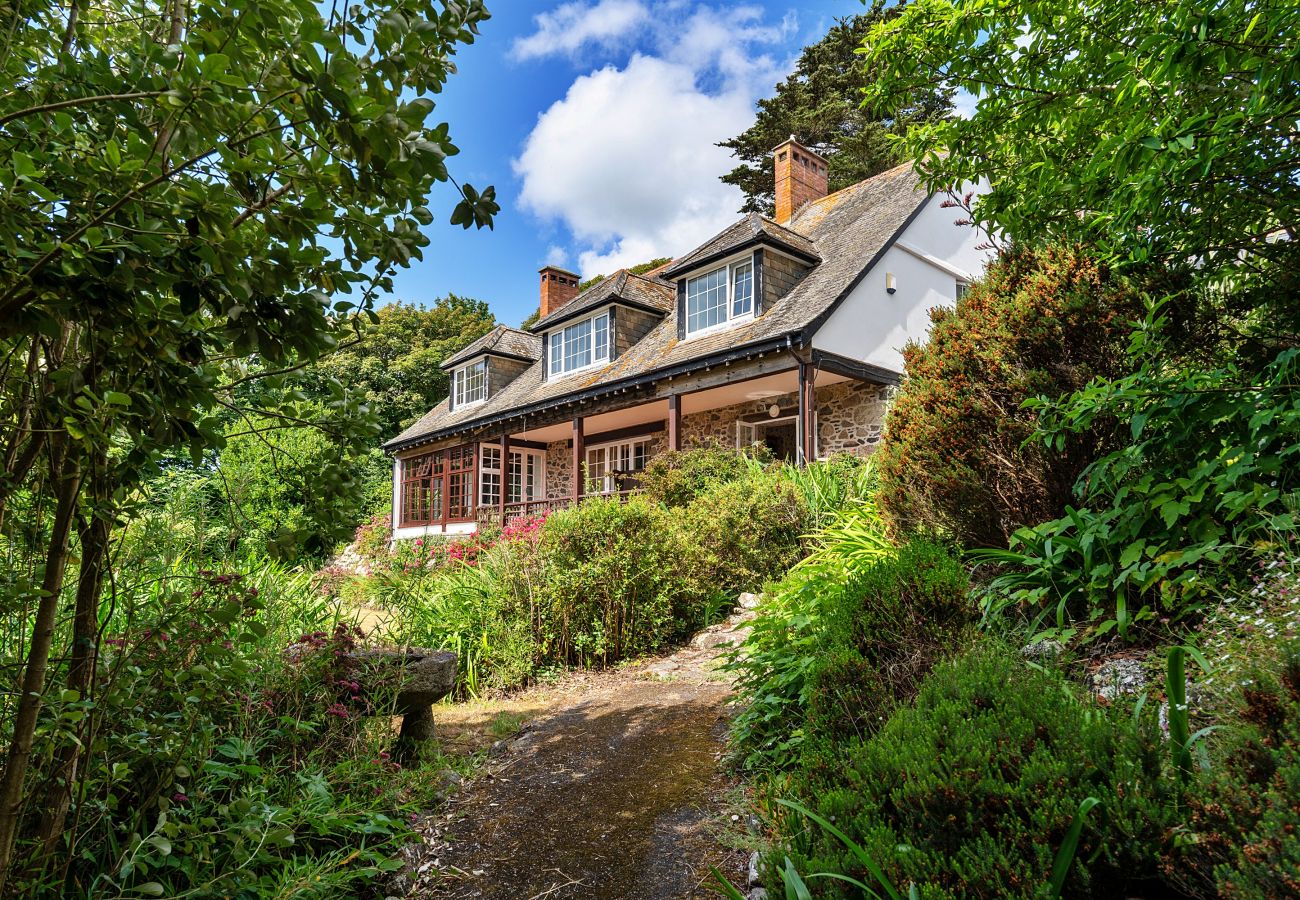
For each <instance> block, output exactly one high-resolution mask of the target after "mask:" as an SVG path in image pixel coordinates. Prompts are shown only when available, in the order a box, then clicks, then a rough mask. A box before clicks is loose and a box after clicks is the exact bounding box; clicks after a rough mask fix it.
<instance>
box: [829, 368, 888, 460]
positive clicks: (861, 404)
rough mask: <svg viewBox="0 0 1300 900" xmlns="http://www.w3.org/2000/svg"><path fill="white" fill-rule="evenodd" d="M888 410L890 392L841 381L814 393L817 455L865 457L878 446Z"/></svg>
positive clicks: (884, 388) (861, 383) (880, 385)
mask: <svg viewBox="0 0 1300 900" xmlns="http://www.w3.org/2000/svg"><path fill="white" fill-rule="evenodd" d="M888 408H889V388H888V387H886V386H885V385H882V384H871V383H869V382H864V381H841V382H838V383H837V384H829V385H827V386H826V387H822V388H818V389H817V452H818V454H819V455H821V456H829V455H830V454H832V453H852V454H853V455H855V456H867V455H869V454H870V453H872V452H873V451H874V450H875V449H876V446H877V445H878V444H879V443H880V432H881V429H882V428H883V427H884V424H885V412H886V410H887V409H888Z"/></svg>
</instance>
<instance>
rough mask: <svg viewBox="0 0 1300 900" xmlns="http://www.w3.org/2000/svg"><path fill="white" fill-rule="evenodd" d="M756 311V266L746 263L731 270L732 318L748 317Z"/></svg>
mask: <svg viewBox="0 0 1300 900" xmlns="http://www.w3.org/2000/svg"><path fill="white" fill-rule="evenodd" d="M753 311H754V265H753V263H745V264H743V265H739V266H736V267H735V268H733V269H732V270H731V316H732V318H733V319H734V318H735V317H737V316H747V315H749V314H750V313H751V312H753Z"/></svg>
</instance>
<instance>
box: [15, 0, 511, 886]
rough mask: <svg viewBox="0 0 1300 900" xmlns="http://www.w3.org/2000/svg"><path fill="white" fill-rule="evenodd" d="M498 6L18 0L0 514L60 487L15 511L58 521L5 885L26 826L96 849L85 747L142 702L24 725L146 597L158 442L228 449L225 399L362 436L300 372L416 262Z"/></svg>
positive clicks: (33, 838) (165, 448)
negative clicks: (476, 44) (53, 724)
mask: <svg viewBox="0 0 1300 900" xmlns="http://www.w3.org/2000/svg"><path fill="white" fill-rule="evenodd" d="M487 17H488V15H487V11H486V9H485V8H484V6H483V3H482V0H468V2H456V3H451V2H446V3H440V4H431V3H427V2H423V0H376V2H373V3H369V2H362V3H356V4H342V5H338V6H335V7H328V6H317V5H315V4H310V3H309V4H302V3H296V2H290V0H265V2H259V3H255V4H242V5H238V6H233V5H231V4H226V3H213V2H208V0H190V2H174V3H166V4H161V5H160V4H158V3H155V2H152V0H150V2H143V0H123V2H116V3H113V4H110V5H108V6H106V7H96V8H93V9H92V8H90V7H89V6H88V5H86V4H80V3H78V4H73V5H71V6H69V5H67V4H63V3H53V2H46V0H38V2H34V3H29V4H25V5H23V6H22V7H21V9H20V8H18V7H12V6H11V7H6V8H5V11H4V13H3V18H4V21H5V30H6V33H7V34H8V35H9V36H10V38H9V39H7V40H6V41H5V43H4V46H3V49H0V123H3V129H2V130H0V186H2V187H3V190H2V191H0V222H2V223H3V228H2V229H0V232H2V233H3V235H4V239H3V240H2V241H0V258H2V259H0V447H3V451H0V459H2V460H3V470H2V471H0V527H8V526H9V520H6V517H5V514H6V512H8V510H9V509H10V507H9V503H10V501H11V499H14V498H15V497H17V496H19V495H22V496H24V497H43V498H47V499H48V502H43V503H41V504H39V505H36V506H34V507H31V508H29V509H26V510H24V512H28V513H30V517H29V518H28V521H26V522H23V523H21V524H19V525H17V526H14V530H20V531H23V532H26V533H28V534H44V535H45V540H44V542H43V544H44V545H43V546H40V545H36V544H35V543H32V544H30V545H29V549H30V550H31V551H32V552H30V553H27V554H25V555H24V556H23V557H22V558H17V559H13V560H12V562H11V565H12V567H13V570H14V572H15V573H16V574H15V575H14V577H13V578H12V582H13V583H20V582H21V583H22V586H21V588H20V589H19V590H17V591H14V592H12V593H7V594H6V595H4V596H3V597H0V600H3V604H4V609H3V614H4V615H5V616H6V617H12V620H11V621H13V622H14V626H13V629H12V631H13V634H14V635H16V636H18V637H17V640H16V642H17V643H21V644H23V647H22V650H21V652H20V653H19V654H17V657H16V658H15V659H13V660H9V661H7V663H8V664H9V669H8V672H9V673H10V675H9V680H10V683H15V684H17V685H18V687H17V690H15V691H14V693H13V694H12V695H11V697H12V702H11V703H10V704H7V705H6V706H5V708H4V710H3V713H4V715H3V721H2V723H0V725H2V727H3V734H4V736H5V737H6V738H7V739H8V743H9V746H8V751H7V754H6V759H5V765H4V769H3V774H2V775H0V894H3V893H6V892H7V879H9V878H10V876H11V873H12V870H13V865H12V863H13V862H14V861H15V859H18V858H19V856H18V855H15V853H14V846H15V841H16V840H17V839H18V838H19V837H20V836H22V839H23V840H24V841H26V842H29V843H28V844H27V845H26V846H25V848H24V853H25V854H26V858H24V864H26V863H28V862H31V863H32V864H33V865H35V866H37V867H44V868H45V869H46V870H47V871H57V870H59V869H60V868H61V867H62V866H63V865H64V860H65V858H66V857H68V856H69V855H70V853H69V852H64V851H69V848H74V847H75V848H76V851H77V852H84V848H85V847H86V844H85V842H82V841H78V840H76V838H77V835H76V833H75V832H76V830H77V829H88V828H92V827H98V826H99V825H100V824H101V823H104V822H110V823H111V822H112V819H111V818H110V817H105V816H103V815H100V814H99V812H100V811H98V810H89V811H87V812H88V815H82V814H81V812H82V811H81V810H80V809H79V808H78V807H77V804H78V803H79V802H81V799H80V798H81V797H83V796H84V788H85V787H86V785H85V784H84V783H83V782H84V775H83V773H85V772H87V771H88V770H89V769H88V766H89V763H87V762H86V760H85V759H83V758H82V757H83V756H88V755H89V754H85V753H83V748H85V747H87V746H89V744H88V741H87V738H90V737H93V735H94V733H95V731H96V729H97V728H103V727H108V726H109V725H111V724H112V722H113V720H114V718H115V716H118V715H119V714H124V713H129V710H130V709H131V707H130V705H129V701H130V698H129V697H119V698H117V699H116V703H117V704H118V705H114V706H106V707H98V706H92V707H90V708H89V711H88V713H87V714H86V715H85V716H84V718H83V721H81V722H79V723H78V726H77V729H76V733H75V734H69V733H68V732H66V731H65V732H60V733H59V738H60V740H59V742H58V743H57V745H46V747H45V748H44V749H43V751H42V753H41V754H40V755H37V756H33V755H32V748H33V745H34V741H35V739H36V729H37V726H38V724H39V723H40V722H41V721H42V707H43V705H44V702H45V698H46V697H47V696H49V695H57V694H59V693H60V692H66V693H68V694H71V695H74V696H78V697H80V698H81V700H82V701H83V702H88V701H91V700H92V699H93V698H95V697H97V696H99V694H100V691H99V686H98V685H97V683H96V678H97V671H96V659H97V656H98V650H99V647H100V645H99V642H100V638H101V635H102V634H103V633H104V631H105V630H106V629H108V630H110V631H111V630H112V629H114V628H119V627H123V626H124V625H125V624H129V623H131V622H133V621H134V617H135V616H136V614H137V613H138V612H139V610H138V609H137V608H136V607H135V605H134V600H135V598H123V599H126V600H128V605H125V606H121V607H111V608H110V610H109V611H108V612H106V613H104V612H102V611H101V608H100V600H101V595H102V594H104V593H110V594H111V596H112V597H113V598H114V599H117V598H119V597H121V596H122V595H121V594H120V591H119V590H118V588H117V587H116V582H118V581H120V579H121V577H122V573H121V572H120V571H118V570H115V569H114V568H113V566H112V559H111V556H110V551H111V550H112V545H113V538H114V530H115V529H116V528H117V527H118V525H119V524H120V522H121V521H122V520H123V518H124V516H125V515H127V514H129V512H130V511H131V507H132V505H133V504H134V502H135V501H136V499H137V496H136V493H135V492H136V491H138V490H139V489H140V488H141V487H142V485H143V484H144V483H145V482H146V481H147V480H148V479H149V478H150V477H152V476H153V475H154V474H156V472H157V470H158V467H159V464H160V462H161V461H162V460H164V459H166V460H167V463H168V465H174V464H175V463H176V456H177V455H179V454H184V455H186V456H188V458H189V464H190V465H192V466H193V467H195V468H200V467H204V466H210V465H212V453H213V451H215V450H219V449H220V448H221V447H222V446H223V444H224V442H225V438H226V437H227V436H228V433H229V431H230V429H231V425H232V421H233V420H235V419H245V418H246V419H252V420H257V421H264V420H265V419H266V418H268V417H270V418H275V419H277V421H278V422H279V423H293V424H298V425H301V424H303V422H304V416H303V413H304V412H305V411H306V405H307V404H308V402H310V403H312V404H314V405H315V406H316V407H317V408H324V409H325V410H327V411H328V413H329V417H330V420H331V421H332V423H333V424H334V426H335V430H334V433H335V436H336V437H337V438H338V439H339V440H340V441H341V442H342V443H344V444H347V445H350V446H352V447H360V446H363V445H368V444H372V443H373V432H374V423H373V419H372V417H371V416H370V415H369V413H368V411H367V410H366V409H365V408H364V406H363V405H360V404H358V403H356V402H355V400H353V399H350V398H349V397H348V395H347V394H346V393H345V392H344V391H343V388H342V386H341V385H340V384H338V383H336V382H330V383H329V384H328V385H327V386H326V389H325V390H324V391H323V392H322V393H321V394H319V395H318V396H316V397H314V398H307V397H306V396H305V395H304V394H303V393H302V392H301V391H297V390H295V389H294V387H293V385H292V382H293V381H294V379H293V378H292V377H291V376H293V375H294V374H295V373H297V372H298V371H300V369H301V368H302V367H303V366H305V365H306V364H309V363H310V362H312V361H313V360H315V359H318V358H319V357H320V356H321V355H323V354H325V353H327V352H328V351H330V350H332V349H334V348H335V347H336V346H337V343H338V338H339V331H340V330H341V329H340V323H341V322H342V321H343V320H345V319H347V318H348V317H350V316H352V315H354V314H356V313H358V312H360V313H361V314H365V313H366V312H367V311H368V310H370V309H371V307H372V306H373V305H374V302H375V299H376V297H378V296H379V295H380V294H381V293H383V292H386V291H389V290H391V288H392V278H393V274H394V272H395V271H396V270H397V269H398V268H399V267H402V266H407V265H409V264H410V263H411V262H412V261H415V260H418V259H419V258H420V256H421V252H422V250H421V248H422V247H423V246H425V245H426V244H427V242H428V238H427V237H425V236H424V234H423V232H422V230H421V229H422V227H424V226H427V225H429V224H430V223H431V222H432V221H433V218H434V213H433V212H431V211H430V209H429V208H428V206H427V205H426V202H427V198H428V196H429V194H430V193H431V191H432V190H433V188H434V187H435V185H437V184H438V183H439V182H451V181H452V176H451V173H450V171H449V168H448V160H449V159H450V157H452V156H454V155H455V154H456V153H457V152H458V151H457V148H456V147H455V146H454V145H453V144H452V142H451V139H450V129H449V126H447V125H446V124H436V122H437V120H436V119H431V118H430V117H431V116H432V115H433V112H434V103H433V100H432V99H430V98H431V96H432V95H436V94H438V93H439V92H440V91H441V90H442V88H443V86H444V85H445V83H446V81H447V79H448V77H449V76H450V74H451V73H452V72H453V71H454V70H455V66H454V64H453V61H452V57H453V56H454V55H455V53H456V51H457V49H458V48H459V47H460V46H461V45H465V44H470V43H472V42H473V41H474V39H475V36H476V34H477V32H478V27H479V24H480V23H481V22H483V21H485V20H486V19H487ZM459 193H460V202H459V203H457V205H456V207H455V208H454V210H453V211H452V212H451V219H452V221H453V222H458V223H461V224H464V225H466V226H467V227H468V226H469V225H471V224H473V225H477V226H480V227H481V226H484V225H490V224H491V221H492V216H493V215H495V213H496V212H497V211H498V209H499V207H498V205H497V203H496V201H495V197H494V191H493V189H492V188H490V187H489V188H487V189H484V190H481V191H480V190H477V189H475V188H473V187H471V186H469V185H464V184H462V185H460V186H459ZM255 383H260V384H258V385H257V386H256V387H255V386H254V384H255ZM268 401H271V402H269V403H268ZM268 406H272V407H274V408H271V409H268ZM312 424H313V425H319V424H321V423H317V422H313V423H312ZM74 532H75V535H74ZM6 580H10V579H6ZM106 584H108V585H110V586H112V587H113V589H112V590H111V591H108V590H107V588H106V587H105V585H106ZM65 648H71V649H70V650H66V651H65ZM51 688H53V690H51ZM172 699H173V700H175V698H172ZM177 702H178V705H177V706H174V707H173V708H171V709H170V713H172V714H173V715H181V716H182V717H183V716H184V715H185V714H186V713H187V711H188V709H189V707H187V706H185V705H184V704H183V703H179V701H177ZM33 763H34V764H35V765H40V766H47V767H49V768H48V769H46V770H44V771H40V772H36V773H31V772H29V765H31V764H33ZM33 791H40V792H47V793H48V796H46V797H41V798H37V797H33V796H32V792H33ZM154 811H155V810H154V808H152V807H150V808H149V812H150V813H151V814H152V813H153V812H154ZM69 813H71V815H69ZM203 827H205V828H206V827H209V824H204V825H203ZM68 829H71V831H72V833H68ZM130 833H131V832H130V831H124V832H123V834H124V835H129V834H130ZM141 833H148V829H145V831H143V832H141ZM56 850H57V851H58V852H56ZM79 884H80V885H82V886H84V885H85V884H86V882H84V881H83V882H79Z"/></svg>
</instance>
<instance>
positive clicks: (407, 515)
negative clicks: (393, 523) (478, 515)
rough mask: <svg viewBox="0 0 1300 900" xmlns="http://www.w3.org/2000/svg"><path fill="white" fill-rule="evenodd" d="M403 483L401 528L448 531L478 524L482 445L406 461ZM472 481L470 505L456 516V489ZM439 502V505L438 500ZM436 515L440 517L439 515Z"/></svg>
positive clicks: (415, 457)
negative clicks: (476, 517) (476, 512)
mask: <svg viewBox="0 0 1300 900" xmlns="http://www.w3.org/2000/svg"><path fill="white" fill-rule="evenodd" d="M401 464H402V473H401V479H400V491H401V494H400V496H399V505H398V514H399V515H398V518H399V521H398V525H397V527H398V528H419V527H435V526H441V527H444V528H445V527H446V526H447V525H448V524H453V523H455V524H459V523H462V522H473V521H475V510H477V508H478V480H479V450H478V444H476V443H474V444H460V445H457V446H455V447H447V448H444V449H442V450H433V451H430V452H429V453H422V454H420V455H419V456H411V457H407V458H406V459H403V460H402V461H401ZM466 476H468V478H469V486H468V492H469V493H468V502H467V504H466V505H465V509H463V510H460V514H459V515H452V509H453V506H454V504H453V499H454V498H453V497H452V486H453V484H457V485H460V486H461V490H460V493H461V494H464V492H465V488H464V483H465V478H466ZM434 498H437V501H436V502H435V499H434ZM435 512H436V513H437V514H436V515H435Z"/></svg>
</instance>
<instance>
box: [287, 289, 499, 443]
mask: <svg viewBox="0 0 1300 900" xmlns="http://www.w3.org/2000/svg"><path fill="white" fill-rule="evenodd" d="M352 324H353V327H354V328H355V329H356V332H357V333H356V336H355V337H352V338H351V339H348V340H345V342H344V344H343V346H342V347H341V348H340V349H339V350H337V351H335V352H334V353H331V354H330V355H329V356H327V357H325V358H324V359H322V360H320V361H319V362H317V363H315V364H314V365H313V366H311V368H310V369H309V370H308V371H307V373H306V374H307V377H308V379H309V381H311V382H315V383H316V384H319V383H320V381H321V380H322V379H335V380H337V381H339V382H341V383H342V384H345V385H347V386H348V387H349V389H350V390H352V391H353V392H354V393H357V394H359V395H360V396H361V397H362V398H364V400H365V403H366V405H367V406H368V407H369V409H370V411H371V412H373V413H374V414H375V415H376V416H377V417H378V419H379V427H380V433H381V434H383V435H384V436H385V437H392V436H394V435H396V434H397V432H398V431H400V430H401V429H402V428H404V427H406V426H407V425H410V424H411V423H412V422H414V421H415V420H416V419H418V418H419V417H420V416H422V415H424V414H425V413H426V412H428V411H429V410H430V409H431V408H432V407H434V406H436V405H437V404H438V403H439V402H441V401H442V400H443V399H444V398H446V396H447V393H448V391H449V390H450V376H449V374H448V373H447V372H444V371H443V370H442V369H441V368H440V366H441V365H442V363H443V360H445V359H447V358H448V357H449V356H451V355H452V354H453V353H455V352H457V351H458V350H460V349H461V348H463V347H465V346H467V345H468V344H470V343H472V342H473V341H475V340H477V339H478V338H480V337H482V336H483V335H485V334H487V333H488V332H489V331H491V330H492V328H493V327H494V326H495V325H496V324H497V323H496V318H495V317H494V316H493V315H492V313H491V311H489V310H488V306H487V304H486V303H485V302H483V301H482V300H471V299H469V298H468V297H460V296H458V295H456V294H448V295H447V296H446V297H439V298H438V299H437V300H435V301H434V302H433V305H432V306H429V307H427V308H425V307H420V306H416V305H414V304H408V303H390V304H387V305H385V306H381V307H380V308H379V309H377V310H376V311H375V314H374V321H373V322H371V321H368V320H367V319H366V318H364V317H357V318H356V319H355V320H353V323H352ZM319 390H320V388H319V387H313V388H311V392H312V393H316V392H318V391H319Z"/></svg>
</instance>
